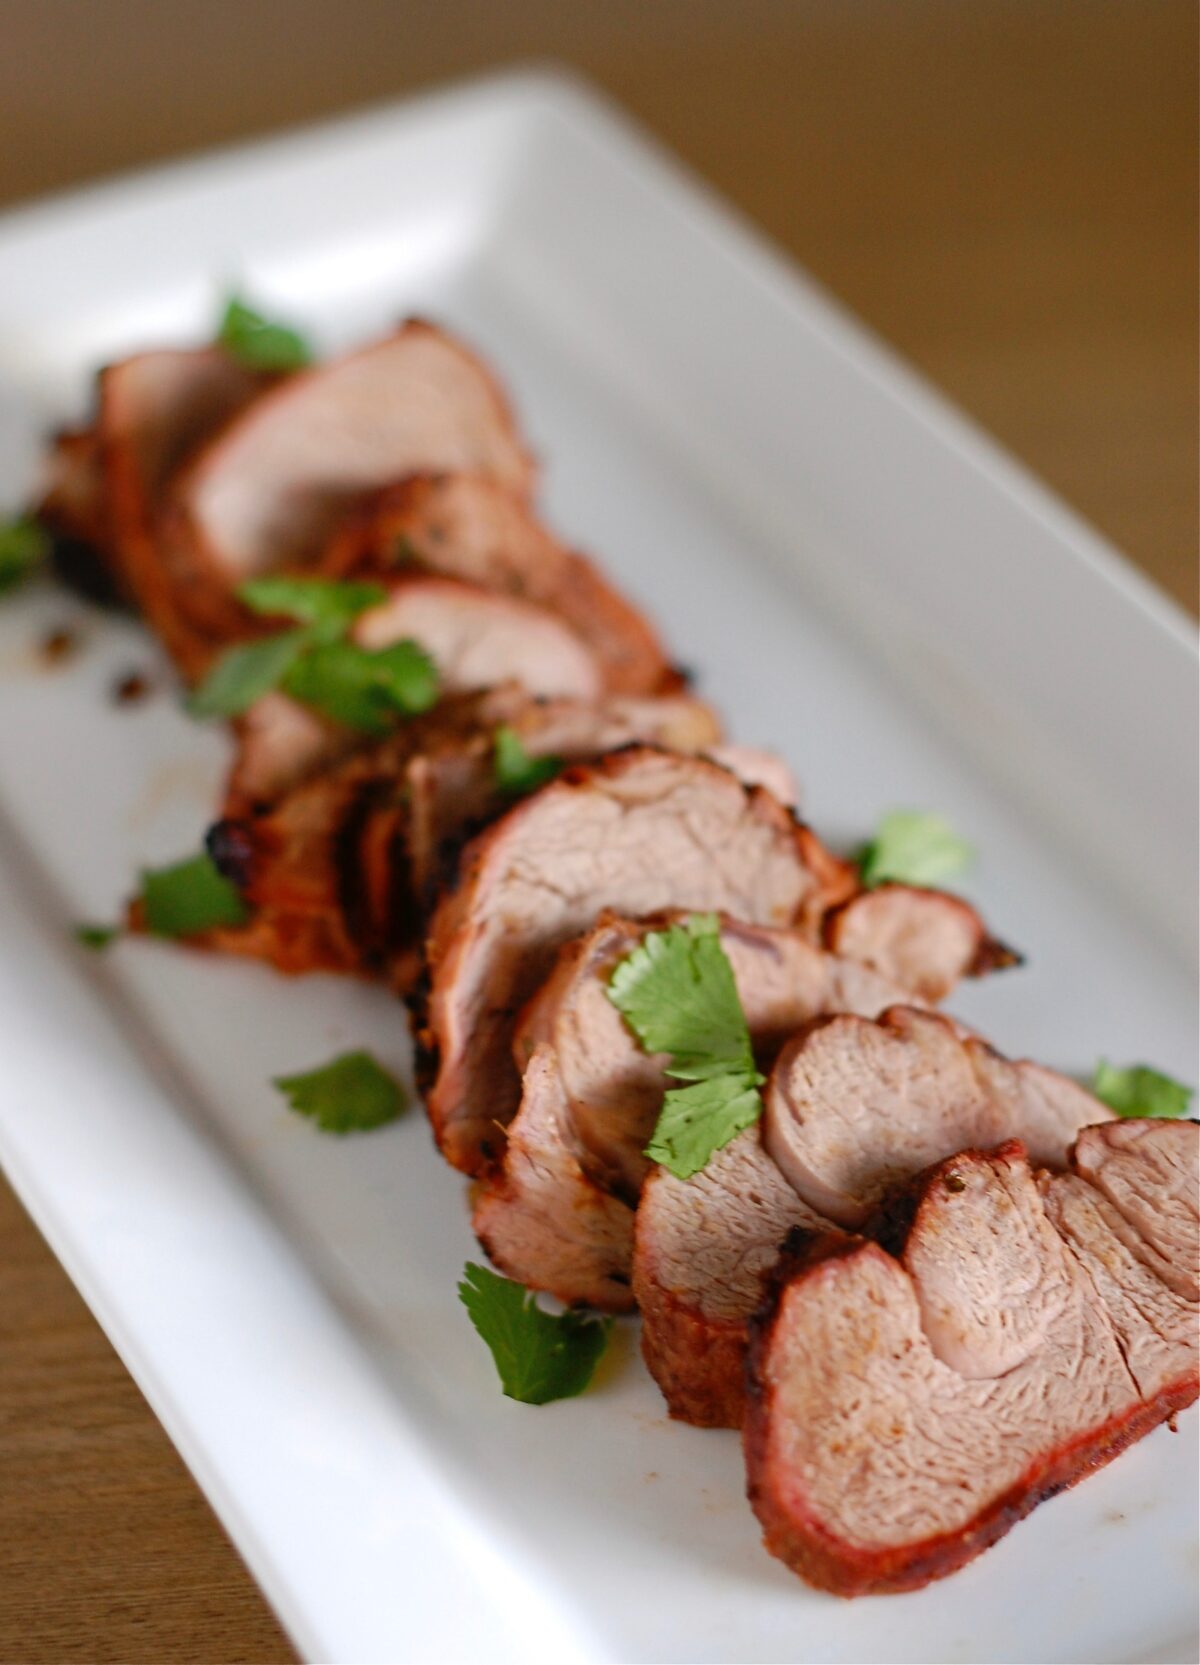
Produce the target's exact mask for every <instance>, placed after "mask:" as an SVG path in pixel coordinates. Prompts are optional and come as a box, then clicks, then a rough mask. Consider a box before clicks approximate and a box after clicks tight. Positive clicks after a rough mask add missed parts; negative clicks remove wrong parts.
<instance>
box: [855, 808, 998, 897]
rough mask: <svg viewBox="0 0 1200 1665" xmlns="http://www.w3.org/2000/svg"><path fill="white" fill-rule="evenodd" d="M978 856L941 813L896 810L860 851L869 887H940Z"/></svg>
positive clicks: (884, 818) (863, 874)
mask: <svg viewBox="0 0 1200 1665" xmlns="http://www.w3.org/2000/svg"><path fill="white" fill-rule="evenodd" d="M974 858H975V852H974V850H973V849H972V848H971V846H970V845H969V844H968V843H967V841H966V839H964V838H960V837H959V836H958V834H957V833H956V832H955V831H954V829H953V828H952V827H951V826H950V824H949V823H948V822H947V821H945V820H944V819H943V818H942V817H941V816H940V815H933V814H930V813H929V812H928V811H925V810H917V809H894V810H892V811H891V812H890V813H889V814H887V815H885V816H884V817H883V819H882V820H881V821H880V823H879V826H878V828H877V829H876V832H875V836H874V838H872V839H871V841H870V843H868V844H866V845H865V846H864V847H863V849H862V850H860V851H859V854H858V868H859V874H860V876H861V878H862V882H863V884H864V886H865V887H866V888H867V889H868V890H873V889H874V888H875V886H876V885H882V884H904V885H926V886H936V885H939V884H941V882H942V881H943V880H944V879H952V878H953V877H954V876H955V875H956V874H958V873H962V872H963V871H964V870H965V869H966V868H967V867H969V866H970V864H971V862H972V861H973V860H974Z"/></svg>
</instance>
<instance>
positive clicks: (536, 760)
mask: <svg viewBox="0 0 1200 1665" xmlns="http://www.w3.org/2000/svg"><path fill="white" fill-rule="evenodd" d="M561 768H562V758H561V757H530V755H529V753H528V752H527V751H526V750H525V744H524V742H523V741H522V739H521V736H520V735H519V734H518V733H517V731H516V729H515V728H510V727H509V725H508V724H507V723H502V724H501V725H500V727H499V728H498V729H497V730H496V732H495V734H494V735H493V736H492V769H493V771H494V773H495V776H496V785H497V786H498V787H499V788H500V790H501V791H502V792H511V793H512V794H513V795H514V796H518V797H523V796H524V795H525V793H527V792H535V791H536V790H537V788H538V787H539V786H544V785H545V784H546V782H547V781H548V780H553V779H554V777H555V775H557V774H558V772H559V770H560V769H561Z"/></svg>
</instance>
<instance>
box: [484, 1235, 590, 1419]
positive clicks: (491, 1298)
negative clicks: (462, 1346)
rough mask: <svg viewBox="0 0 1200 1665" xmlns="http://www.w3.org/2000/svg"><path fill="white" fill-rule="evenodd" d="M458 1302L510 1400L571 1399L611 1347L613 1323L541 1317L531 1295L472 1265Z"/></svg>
mask: <svg viewBox="0 0 1200 1665" xmlns="http://www.w3.org/2000/svg"><path fill="white" fill-rule="evenodd" d="M458 1298H459V1300H460V1301H461V1302H462V1304H463V1306H465V1307H466V1309H467V1312H468V1313H469V1315H470V1318H471V1322H472V1324H474V1326H475V1328H476V1330H477V1331H478V1332H479V1334H480V1335H481V1336H482V1337H483V1339H484V1341H485V1342H486V1343H487V1345H488V1347H489V1349H490V1350H491V1354H492V1358H493V1359H494V1360H495V1361H496V1369H497V1370H498V1371H499V1373H500V1384H501V1386H502V1387H503V1389H504V1392H505V1394H506V1395H507V1397H508V1398H509V1399H519V1400H521V1401H522V1403H523V1404H526V1405H547V1404H549V1403H550V1401H551V1400H552V1399H573V1398H574V1397H575V1396H576V1394H579V1393H582V1392H583V1390H584V1388H585V1387H587V1385H588V1383H589V1382H590V1381H591V1379H592V1373H593V1372H594V1370H595V1368H596V1365H597V1362H598V1361H599V1359H600V1356H601V1354H602V1353H603V1352H604V1349H605V1347H606V1346H607V1345H608V1337H609V1333H610V1331H611V1329H612V1319H611V1318H592V1317H585V1315H584V1314H583V1313H579V1312H570V1311H568V1312H563V1313H559V1314H558V1315H557V1316H556V1315H555V1314H553V1313H549V1312H543V1311H542V1309H541V1307H539V1306H538V1304H537V1301H536V1300H535V1299H534V1295H533V1291H532V1290H530V1289H526V1288H525V1287H524V1285H522V1284H519V1283H514V1282H513V1281H512V1279H511V1278H502V1277H500V1276H499V1274H498V1273H496V1272H491V1271H489V1270H488V1268H487V1267H486V1266H477V1265H476V1264H475V1263H474V1262H473V1261H468V1262H467V1264H466V1266H465V1267H464V1268H463V1278H462V1282H461V1283H460V1284H459V1286H458Z"/></svg>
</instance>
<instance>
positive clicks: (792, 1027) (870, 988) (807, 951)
mask: <svg viewBox="0 0 1200 1665" xmlns="http://www.w3.org/2000/svg"><path fill="white" fill-rule="evenodd" d="M686 918H687V914H686V913H684V912H680V911H675V912H673V913H670V914H666V915H663V916H662V917H660V918H651V919H645V920H633V919H622V918H619V917H616V916H614V915H612V914H605V915H604V916H603V917H602V918H601V919H600V921H599V922H598V923H597V925H596V926H595V928H594V929H593V930H591V931H590V932H588V933H587V935H585V936H583V937H581V938H580V939H579V940H578V941H576V942H573V943H570V944H568V945H567V947H565V948H564V949H563V951H562V953H561V954H560V955H559V956H558V959H557V961H556V963H555V966H554V969H553V971H552V972H551V974H550V976H549V977H548V979H547V980H546V982H545V984H544V985H543V986H542V988H541V989H540V990H539V991H538V993H537V994H536V995H535V996H534V998H533V1000H532V1001H530V1003H529V1005H528V1006H527V1007H526V1009H525V1011H524V1012H523V1013H522V1015H521V1020H520V1023H519V1025H518V1029H517V1037H516V1047H517V1058H518V1062H520V1061H521V1058H522V1054H523V1052H524V1053H527V1052H528V1051H530V1050H532V1045H533V1044H534V1043H535V1042H536V1041H538V1040H544V1041H545V1042H546V1043H547V1044H549V1045H550V1046H552V1047H553V1049H554V1053H555V1056H556V1058H557V1060H558V1067H559V1071H560V1073H561V1076H562V1081H563V1085H564V1089H565V1091H566V1094H567V1098H568V1100H569V1103H570V1109H571V1120H572V1126H573V1128H574V1132H575V1137H576V1138H577V1140H578V1141H579V1144H580V1146H581V1148H582V1150H583V1151H584V1152H585V1153H586V1155H585V1158H584V1163H585V1166H587V1167H588V1168H589V1171H590V1172H591V1173H592V1177H593V1178H594V1179H596V1180H597V1181H598V1182H599V1183H601V1184H603V1185H606V1186H607V1187H608V1188H609V1189H610V1190H613V1191H615V1192H617V1194H618V1195H621V1196H623V1197H625V1199H626V1200H627V1201H628V1202H631V1203H632V1202H636V1201H637V1198H638V1196H639V1194H640V1193H641V1189H642V1185H643V1183H644V1181H645V1178H646V1176H647V1174H648V1173H649V1171H650V1168H651V1163H650V1162H649V1160H648V1159H647V1158H646V1156H645V1155H644V1154H643V1152H644V1150H645V1147H646V1145H647V1143H648V1142H649V1139H650V1135H651V1134H652V1133H653V1131H654V1126H655V1123H656V1122H657V1120H658V1116H659V1112H660V1111H661V1109H662V1102H663V1095H664V1094H665V1092H666V1090H667V1088H668V1087H669V1086H670V1080H669V1078H668V1076H667V1074H666V1064H667V1059H666V1058H665V1057H663V1056H660V1055H656V1054H647V1053H645V1052H643V1051H642V1049H641V1047H640V1046H639V1045H638V1043H637V1041H636V1040H635V1039H634V1036H633V1034H632V1032H631V1031H630V1029H629V1028H628V1027H627V1025H626V1023H625V1020H624V1018H623V1017H622V1016H621V1014H620V1012H619V1011H618V1010H617V1008H616V1007H615V1006H614V1005H613V1003H612V1001H611V1000H610V999H609V998H608V985H609V980H610V978H611V977H612V974H613V971H614V970H615V969H616V966H617V964H618V963H619V962H620V961H621V960H623V959H624V958H625V957H626V955H628V954H629V953H631V952H632V950H633V949H634V948H636V947H637V946H638V944H639V943H640V942H641V941H642V940H643V939H644V937H645V936H646V935H647V934H648V933H649V932H650V931H659V930H663V929H665V928H667V927H669V926H670V925H672V924H673V923H677V922H678V921H680V920H683V919H686ZM721 946H722V947H723V948H724V950H725V954H726V956H727V958H728V960H729V964H730V968H731V970H732V971H733V978H734V983H735V984H736V987H737V991H738V998H739V1000H740V1002H741V1007H742V1011H743V1013H744V1014H745V1017H746V1023H747V1026H748V1028H749V1030H750V1035H751V1039H752V1040H753V1043H754V1052H755V1057H756V1058H757V1060H758V1063H759V1067H760V1068H762V1069H766V1068H769V1066H770V1064H771V1062H772V1061H773V1059H774V1058H775V1056H776V1054H777V1053H778V1051H779V1049H780V1047H781V1046H782V1045H783V1043H784V1041H785V1040H786V1039H787V1038H788V1037H789V1036H791V1035H793V1034H794V1033H795V1032H796V1030H797V1029H798V1028H800V1026H801V1025H802V1024H804V1023H807V1022H809V1021H810V1019H812V1018H814V1017H816V1016H817V1015H818V1014H820V1013H822V1012H843V1011H849V1012H861V1013H864V1014H865V1015H867V1016H874V1015H875V1013H876V1012H881V1011H883V1010H884V1009H885V1008H886V1007H888V1006H891V1005H894V1004H895V1002H896V1001H897V999H900V998H903V990H901V989H898V988H897V987H896V985H895V984H894V983H889V982H888V981H887V980H886V979H885V978H883V977H880V976H879V975H878V973H876V972H874V971H872V970H870V969H869V968H868V967H865V966H859V965H855V964H854V963H853V962H852V961H845V960H840V959H838V958H837V957H836V956H835V955H833V954H828V953H825V952H823V951H822V950H821V949H820V948H818V947H817V946H816V945H815V944H814V943H813V941H812V939H811V937H810V936H809V935H808V934H806V933H805V931H803V930H802V929H799V928H797V927H794V926H769V925H747V924H745V923H743V922H742V921H740V920H735V919H733V918H730V917H729V916H726V917H724V918H723V919H722V921H721Z"/></svg>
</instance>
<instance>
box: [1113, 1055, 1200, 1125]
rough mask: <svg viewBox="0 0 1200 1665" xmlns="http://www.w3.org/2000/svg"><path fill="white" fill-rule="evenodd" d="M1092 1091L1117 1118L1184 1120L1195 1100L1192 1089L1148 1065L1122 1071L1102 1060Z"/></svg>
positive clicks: (1135, 1066) (1130, 1065)
mask: <svg viewBox="0 0 1200 1665" xmlns="http://www.w3.org/2000/svg"><path fill="white" fill-rule="evenodd" d="M1092 1091H1093V1093H1095V1095H1096V1097H1097V1098H1098V1099H1099V1100H1100V1102H1101V1103H1102V1104H1107V1105H1108V1108H1109V1109H1110V1110H1115V1111H1116V1113H1117V1115H1118V1116H1186V1115H1187V1112H1188V1106H1189V1105H1190V1104H1191V1102H1192V1099H1193V1097H1194V1096H1195V1088H1194V1087H1185V1086H1184V1084H1183V1082H1182V1081H1176V1080H1174V1079H1173V1078H1172V1077H1171V1076H1169V1075H1164V1074H1163V1073H1162V1071H1161V1070H1154V1069H1151V1068H1150V1066H1149V1064H1128V1065H1126V1066H1125V1067H1124V1068H1123V1069H1122V1068H1120V1067H1118V1066H1117V1065H1116V1064H1110V1063H1108V1062H1107V1060H1105V1059H1103V1058H1101V1060H1100V1062H1099V1063H1098V1064H1097V1065H1096V1071H1095V1074H1094V1075H1093V1076H1092Z"/></svg>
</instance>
